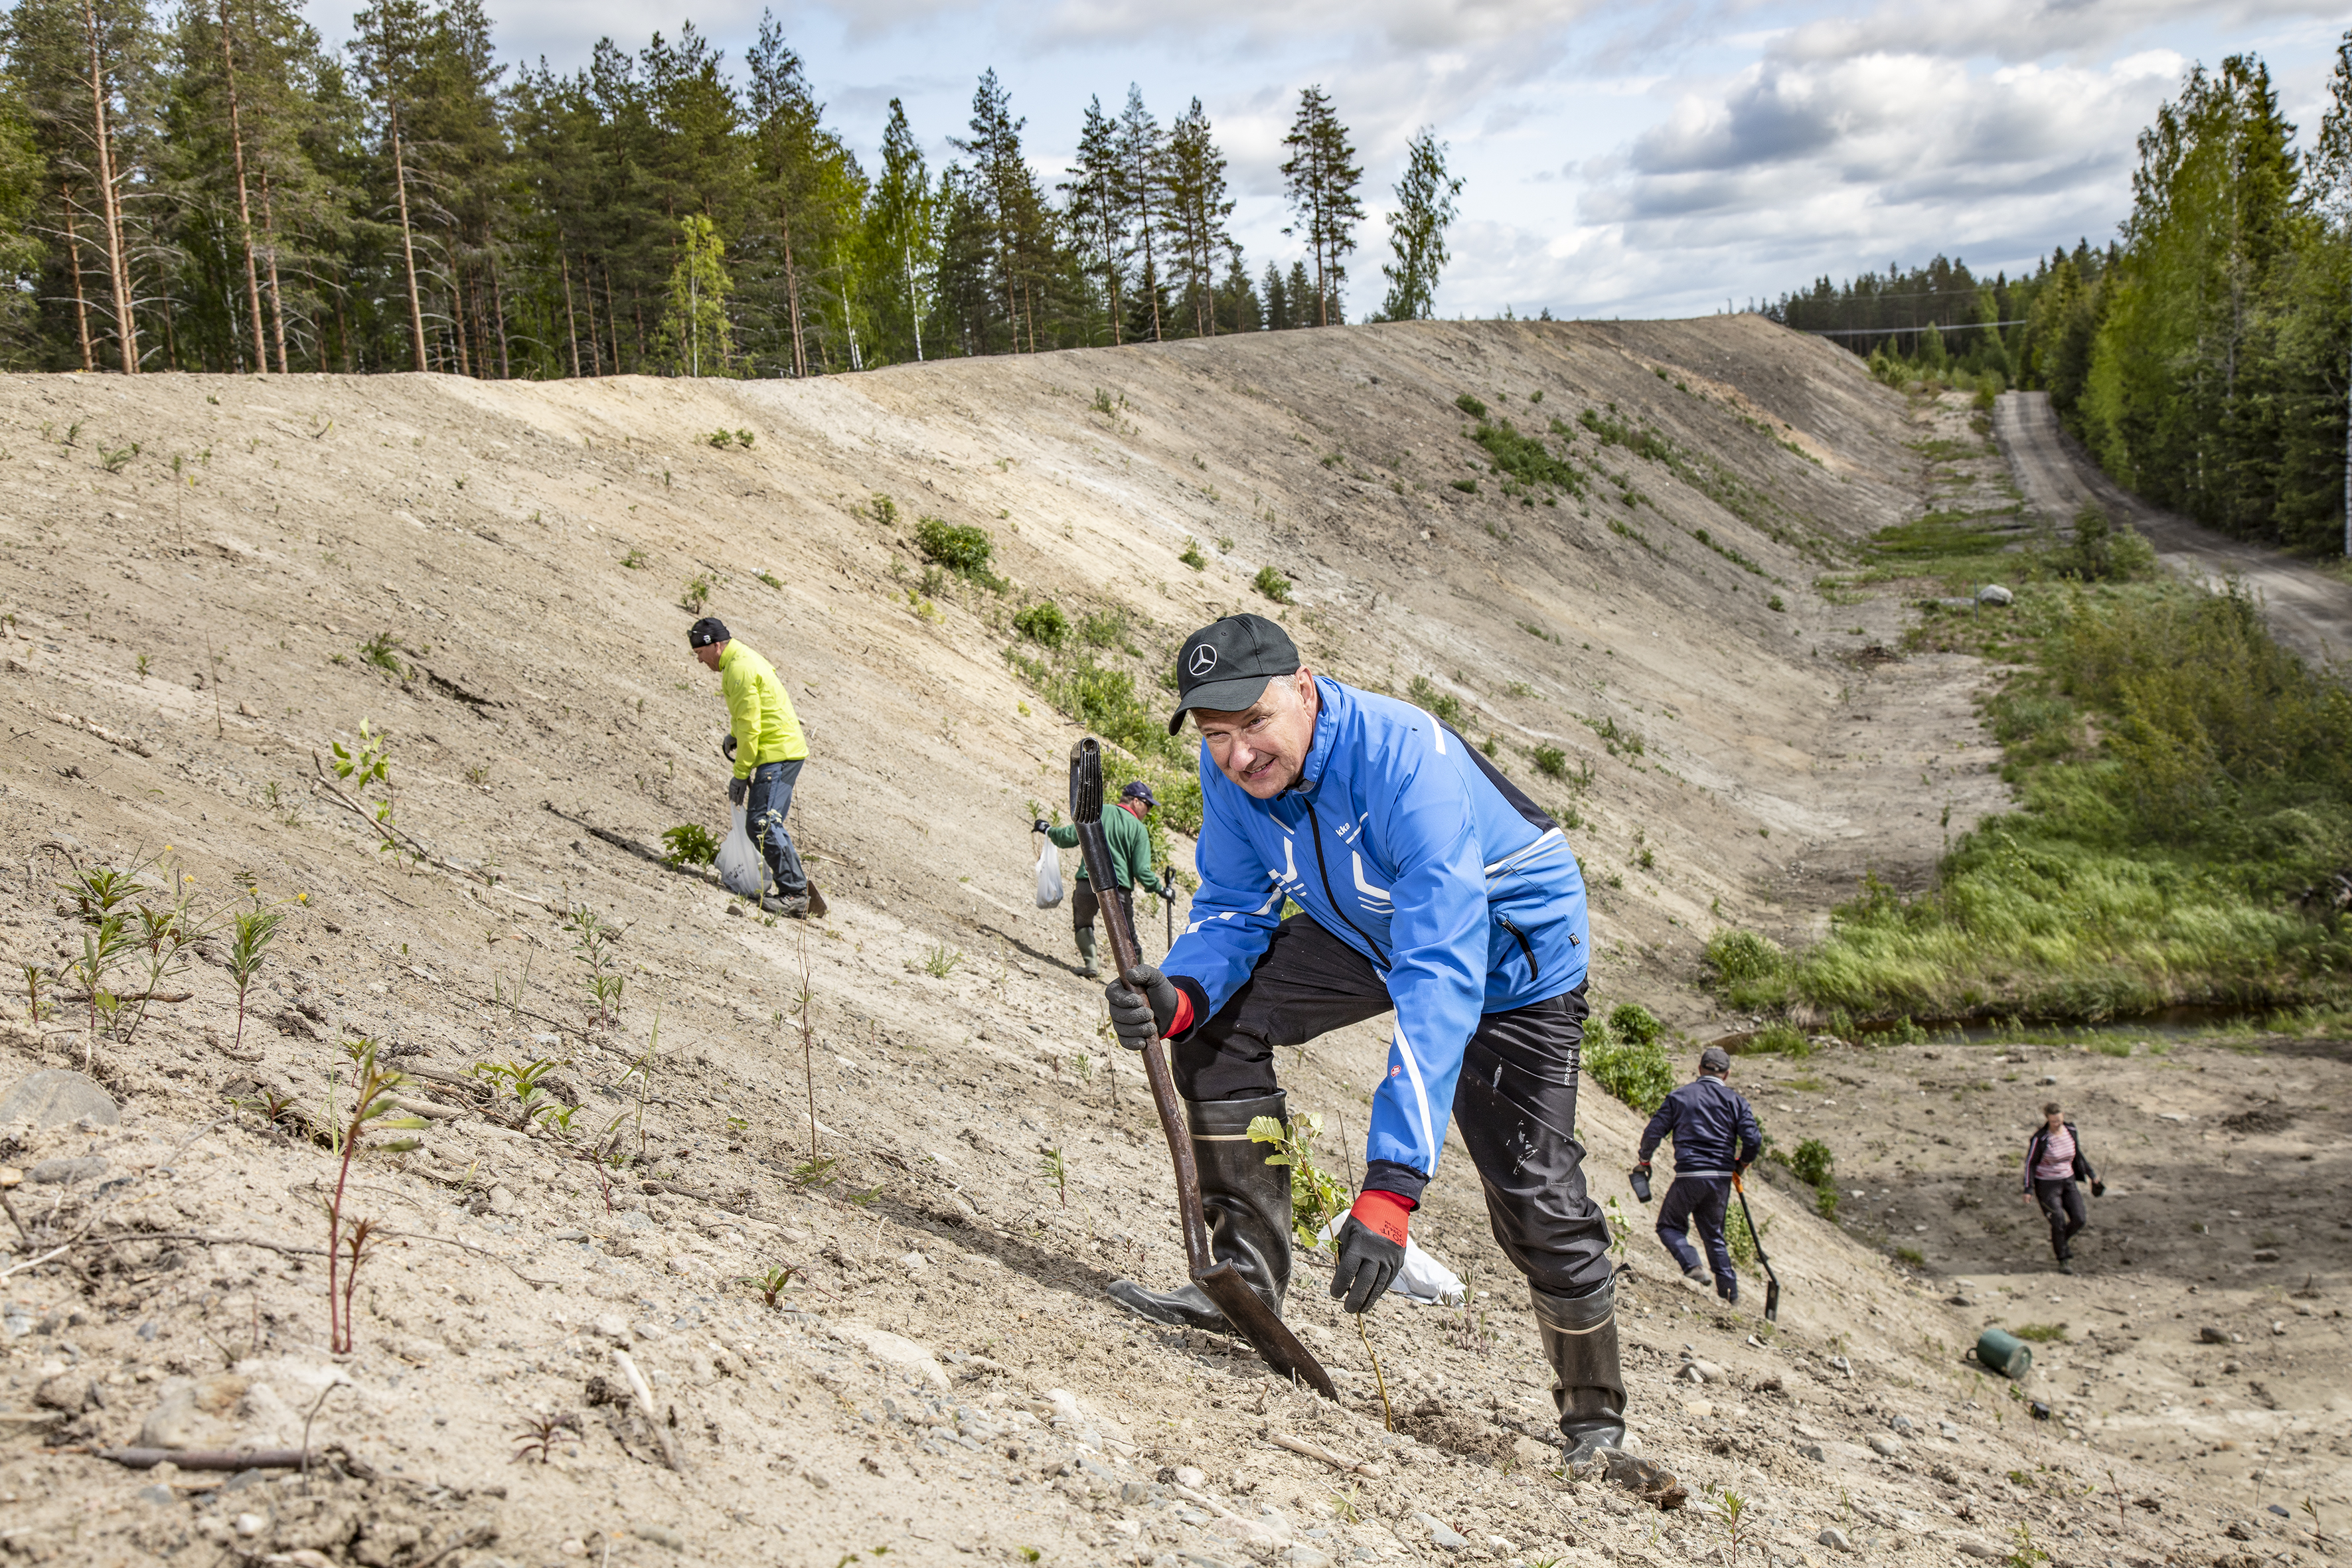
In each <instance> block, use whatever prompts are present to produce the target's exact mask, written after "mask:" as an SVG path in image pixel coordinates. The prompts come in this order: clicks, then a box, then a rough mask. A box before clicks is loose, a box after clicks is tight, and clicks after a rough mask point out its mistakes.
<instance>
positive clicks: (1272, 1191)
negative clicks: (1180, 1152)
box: [1110, 1090, 1623, 1405]
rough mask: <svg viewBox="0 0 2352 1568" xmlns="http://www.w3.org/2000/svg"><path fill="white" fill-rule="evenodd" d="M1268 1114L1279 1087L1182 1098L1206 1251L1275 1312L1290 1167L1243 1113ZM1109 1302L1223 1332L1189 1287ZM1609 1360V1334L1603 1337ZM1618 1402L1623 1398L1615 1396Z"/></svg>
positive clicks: (1274, 1112)
mask: <svg viewBox="0 0 2352 1568" xmlns="http://www.w3.org/2000/svg"><path fill="white" fill-rule="evenodd" d="M1259 1116H1271V1117H1273V1118H1275V1119H1276V1121H1282V1122H1283V1123H1285V1124H1286V1125H1287V1124H1288V1121H1289V1108H1288V1105H1287V1102H1286V1099H1285V1097H1284V1095H1283V1094H1282V1093H1281V1091H1280V1090H1276V1092H1275V1093H1273V1094H1269V1095H1265V1096H1264V1097H1262V1098H1260V1099H1256V1100H1186V1101H1185V1102H1184V1121H1185V1124H1186V1125H1187V1126H1189V1127H1190V1128H1192V1159H1193V1162H1194V1163H1196V1164H1197V1165H1198V1166H1199V1167H1200V1172H1201V1210H1202V1217H1203V1218H1205V1219H1206V1220H1207V1221H1208V1222H1209V1252H1210V1255H1211V1256H1212V1257H1213V1258H1215V1259H1216V1260H1217V1261H1218V1262H1219V1263H1230V1264H1232V1265H1233V1266H1234V1268H1237V1269H1239V1270H1240V1271H1241V1276H1242V1278H1243V1279H1245V1280H1247V1281H1249V1287H1250V1289H1253V1290H1255V1291H1256V1292H1257V1293H1258V1296H1259V1297H1260V1299H1262V1300H1264V1301H1265V1304H1266V1305H1267V1306H1269V1307H1272V1308H1273V1309H1274V1311H1275V1315H1276V1317H1280V1316H1281V1315H1282V1298H1283V1296H1284V1294H1285V1293H1286V1291H1288V1290H1289V1289H1290V1169H1289V1167H1288V1166H1286V1165H1269V1164H1267V1163H1265V1157H1266V1155H1267V1154H1268V1153H1270V1152H1272V1151H1271V1150H1269V1149H1268V1148H1267V1147H1266V1146H1265V1144H1263V1143H1253V1142H1250V1137H1249V1124H1250V1121H1251V1119H1252V1118H1254V1117H1259ZM1110 1296H1111V1300H1115V1301H1117V1302H1118V1303H1119V1304H1120V1305H1122V1306H1125V1307H1129V1308H1131V1309H1133V1310H1135V1311H1137V1312H1139V1313H1141V1314H1142V1315H1143V1316H1145V1317H1147V1318H1149V1319H1150V1320H1151V1321H1153V1322H1155V1323H1165V1324H1167V1325H1168V1326H1169V1327H1171V1328H1183V1329H1204V1330H1207V1331H1210V1332H1212V1333H1220V1334H1222V1333H1231V1332H1232V1331H1233V1325H1231V1324H1230V1323H1228V1322H1226V1321H1225V1315H1224V1313H1223V1312H1221V1311H1219V1310H1217V1305H1216V1303H1215V1302H1213V1301H1212V1300H1209V1298H1208V1296H1207V1294H1206V1293H1205V1292H1203V1291H1202V1289H1201V1288H1200V1287H1199V1286H1197V1285H1192V1284H1186V1285H1181V1286H1179V1287H1178V1288H1177V1289H1173V1290H1147V1289H1144V1288H1143V1287H1142V1286H1140V1285H1138V1284H1137V1283H1135V1281H1133V1280H1132V1279H1120V1280H1117V1281H1115V1282H1113V1284H1112V1285H1111V1287H1110ZM1609 1343H1610V1354H1611V1358H1612V1365H1613V1364H1614V1358H1615V1354H1616V1343H1617V1342H1616V1340H1615V1339H1614V1338H1613V1337H1612V1339H1611V1340H1610V1342H1609ZM1619 1403H1620V1405H1622V1403H1623V1399H1622V1395H1621V1396H1620V1399H1619Z"/></svg>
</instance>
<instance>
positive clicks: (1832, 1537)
mask: <svg viewBox="0 0 2352 1568" xmlns="http://www.w3.org/2000/svg"><path fill="white" fill-rule="evenodd" d="M1813 1539H1814V1540H1815V1541H1818V1542H1821V1543H1822V1545H1823V1546H1826V1547H1828V1548H1829V1549H1830V1550H1831V1551H1832V1552H1851V1551H1853V1542H1851V1541H1848V1540H1847V1539H1846V1535H1845V1531H1843V1530H1840V1529H1839V1528H1838V1527H1837V1526H1836V1525H1834V1524H1825V1525H1823V1526H1822V1532H1821V1533H1820V1534H1819V1535H1816V1536H1814V1537H1813Z"/></svg>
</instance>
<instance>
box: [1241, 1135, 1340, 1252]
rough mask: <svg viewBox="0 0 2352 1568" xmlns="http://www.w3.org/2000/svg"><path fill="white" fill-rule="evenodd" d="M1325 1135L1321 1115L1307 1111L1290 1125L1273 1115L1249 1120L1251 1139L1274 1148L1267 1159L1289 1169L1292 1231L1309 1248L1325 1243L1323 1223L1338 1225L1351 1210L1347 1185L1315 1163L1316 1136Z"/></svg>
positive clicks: (1302, 1245) (1300, 1242) (1301, 1243)
mask: <svg viewBox="0 0 2352 1568" xmlns="http://www.w3.org/2000/svg"><path fill="white" fill-rule="evenodd" d="M1322 1135H1323V1119H1322V1117H1320V1116H1318V1115H1315V1114H1313V1113H1312V1112H1308V1111H1300V1112H1299V1113H1298V1114H1297V1115H1295V1116H1293V1117H1292V1118H1291V1119H1290V1122H1289V1124H1288V1125H1287V1126H1285V1125H1284V1124H1283V1123H1282V1122H1281V1121H1276V1119H1275V1118H1273V1117H1271V1116H1258V1117H1253V1118H1252V1119H1251V1121H1250V1124H1249V1137H1250V1142H1253V1143H1265V1144H1269V1145H1271V1146H1272V1148H1273V1151H1274V1152H1272V1153H1270V1154H1268V1155H1267V1156H1266V1157H1265V1163H1267V1164H1269V1165H1281V1166H1286V1167H1287V1168H1288V1170H1289V1172H1290V1228H1291V1234H1292V1236H1293V1237H1294V1238H1295V1239H1296V1240H1297V1244H1298V1245H1299V1246H1300V1247H1304V1248H1306V1249H1307V1250H1308V1251H1310V1252H1311V1251H1313V1250H1314V1249H1316V1248H1317V1247H1320V1246H1322V1245H1323V1242H1322V1235H1323V1231H1324V1227H1325V1226H1336V1225H1338V1224H1339V1221H1340V1219H1341V1218H1343V1217H1344V1216H1345V1215H1347V1212H1348V1189H1347V1188H1346V1187H1344V1186H1342V1185H1341V1184H1339V1179H1338V1178H1337V1177H1335V1176H1333V1175H1332V1174H1331V1173H1329V1172H1328V1171H1326V1170H1324V1169H1323V1168H1322V1167H1320V1166H1318V1164H1316V1163H1315V1140H1316V1139H1318V1138H1319V1137H1321V1136H1322Z"/></svg>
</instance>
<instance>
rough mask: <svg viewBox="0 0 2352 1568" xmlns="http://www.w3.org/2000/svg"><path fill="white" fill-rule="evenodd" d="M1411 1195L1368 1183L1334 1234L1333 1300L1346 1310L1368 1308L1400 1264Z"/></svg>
mask: <svg viewBox="0 0 2352 1568" xmlns="http://www.w3.org/2000/svg"><path fill="white" fill-rule="evenodd" d="M1413 1207H1414V1205H1413V1202H1412V1199H1411V1198H1407V1197H1401V1196H1399V1195H1398V1194H1395V1193H1384V1192H1381V1191H1380V1190H1378V1189H1377V1188H1367V1189H1366V1190H1365V1192H1364V1194H1363V1196H1361V1197H1360V1198H1358V1199H1357V1200H1356V1206H1355V1207H1353V1208H1351V1209H1349V1211H1348V1218H1347V1220H1346V1222H1345V1223H1344V1224H1342V1225H1341V1226H1339V1235H1338V1236H1337V1237H1334V1238H1333V1239H1334V1240H1335V1241H1336V1242H1337V1243H1338V1244H1339V1264H1338V1266H1337V1267H1335V1268H1333V1269H1332V1270H1331V1299H1332V1300H1335V1301H1340V1302H1342V1303H1343V1304H1344V1310H1347V1311H1350V1312H1369V1311H1370V1310H1371V1309H1372V1303H1373V1302H1375V1301H1377V1300H1380V1299H1381V1295H1382V1293H1383V1292H1385V1291H1386V1290H1387V1289H1388V1288H1389V1286H1390V1285H1391V1283H1392V1282H1393V1281H1394V1280H1395V1279H1396V1277H1397V1272H1398V1271H1399V1270H1400V1269H1402V1268H1403V1267H1404V1246H1405V1221H1406V1218H1407V1216H1409V1215H1411V1214H1412V1211H1413Z"/></svg>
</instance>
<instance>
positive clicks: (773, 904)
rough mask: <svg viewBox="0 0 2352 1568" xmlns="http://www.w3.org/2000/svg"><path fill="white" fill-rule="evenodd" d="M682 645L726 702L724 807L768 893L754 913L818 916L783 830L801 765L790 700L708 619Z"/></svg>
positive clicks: (804, 747) (803, 754)
mask: <svg viewBox="0 0 2352 1568" xmlns="http://www.w3.org/2000/svg"><path fill="white" fill-rule="evenodd" d="M686 641H687V646H688V647H691V648H692V649H694V657H695V658H698V659H700V660H701V661H702V666H703V668H706V669H715V670H717V671H718V672H719V690H720V691H721V692H723V693H724V694H725V696H726V698H727V718H728V721H729V726H730V729H731V731H732V733H730V735H729V736H728V737H727V748H726V749H727V754H728V756H729V757H730V758H732V759H733V760H734V763H735V776H734V777H733V778H732V779H731V780H730V781H729V782H728V785H727V804H728V805H740V806H743V807H745V809H746V811H747V813H748V818H747V820H748V823H749V826H750V827H751V838H752V841H753V842H755V843H756V844H758V845H759V846H760V852H761V855H762V856H764V857H765V858H766V859H767V862H768V870H769V873H770V874H771V875H772V876H773V877H774V878H775V879H776V890H775V891H774V892H773V893H772V894H762V895H761V899H760V907H761V909H762V910H766V911H768V912H769V913H770V914H777V915H786V916H790V917H791V918H792V919H793V920H800V919H802V918H803V917H805V916H808V915H811V914H816V915H822V914H824V902H823V900H820V899H818V898H817V895H816V889H814V888H812V887H810V886H809V879H808V873H807V872H806V871H805V870H803V868H802V867H801V856H800V851H799V850H798V849H796V848H794V847H793V836H792V835H791V834H789V833H787V832H785V831H784V814H785V813H786V812H788V811H790V810H791V809H792V806H793V785H794V784H798V783H799V782H800V776H801V764H802V763H804V762H806V761H807V760H808V742H806V741H804V740H803V739H802V738H801V721H800V719H799V718H798V716H796V715H795V714H794V713H793V700H792V697H791V695H790V694H789V693H787V692H786V691H785V690H784V683H783V682H782V680H780V679H777V677H776V667H775V666H774V665H772V664H770V663H769V662H768V661H767V660H766V659H764V658H761V657H760V656H759V655H758V654H756V653H754V652H752V651H751V649H750V648H748V647H744V646H743V645H742V644H741V643H739V642H737V641H735V640H734V638H733V637H731V636H730V635H729V633H728V630H727V627H726V626H725V625H724V624H723V623H722V622H720V621H719V617H718V616H703V617H702V619H700V620H698V621H697V622H695V623H694V625H693V626H691V627H689V628H688V631H687V634H686Z"/></svg>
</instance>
